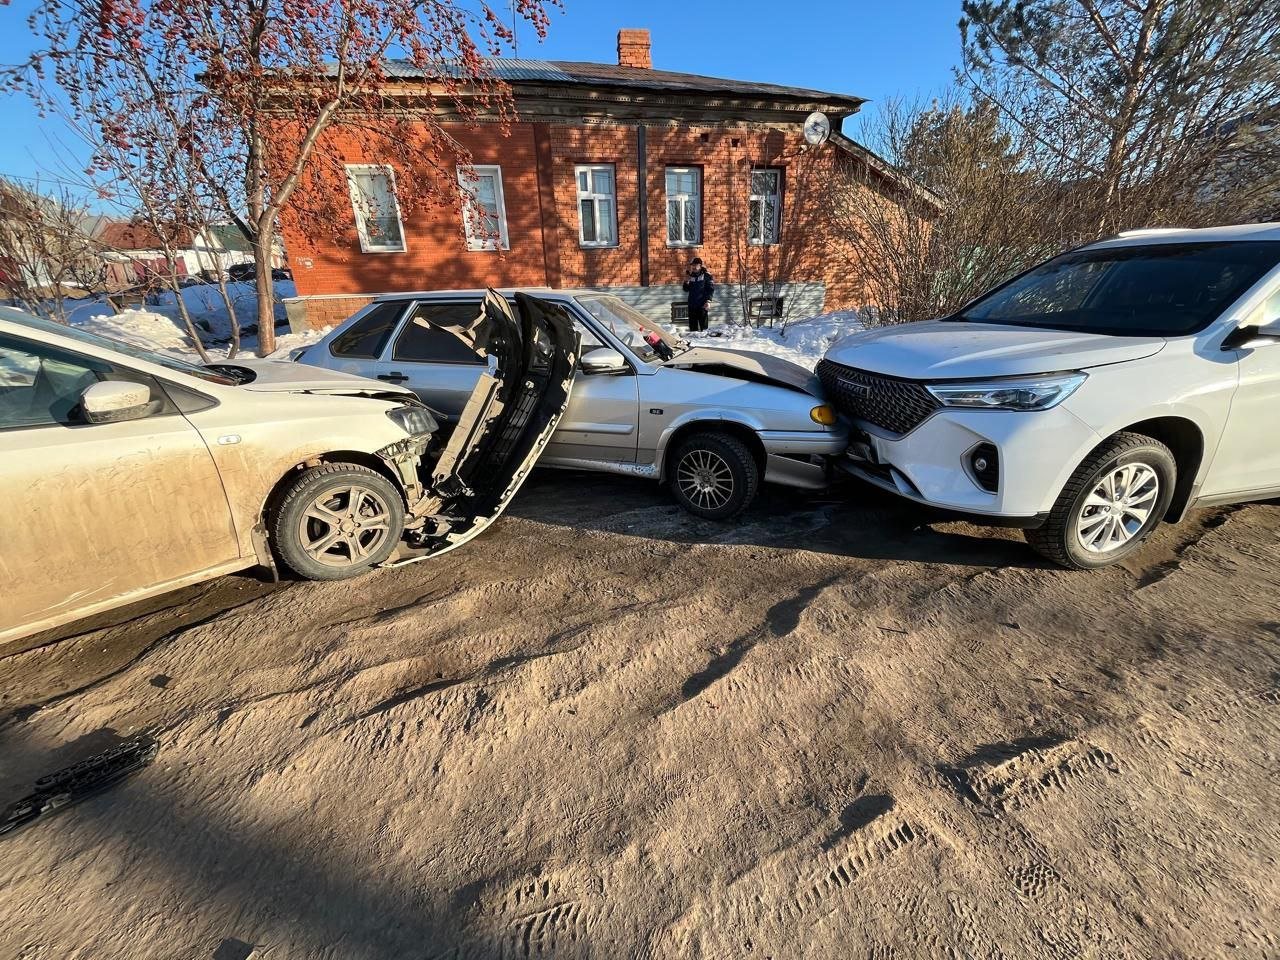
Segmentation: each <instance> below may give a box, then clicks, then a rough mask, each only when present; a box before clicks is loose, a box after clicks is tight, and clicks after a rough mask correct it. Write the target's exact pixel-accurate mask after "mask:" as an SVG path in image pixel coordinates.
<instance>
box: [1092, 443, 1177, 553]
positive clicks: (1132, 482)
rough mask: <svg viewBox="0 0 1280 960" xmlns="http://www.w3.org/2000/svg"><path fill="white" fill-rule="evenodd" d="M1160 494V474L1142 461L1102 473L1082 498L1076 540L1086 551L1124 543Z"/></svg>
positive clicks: (1140, 525) (1104, 550)
mask: <svg viewBox="0 0 1280 960" xmlns="http://www.w3.org/2000/svg"><path fill="white" fill-rule="evenodd" d="M1159 497H1160V477H1159V476H1158V475H1157V474H1156V471H1155V470H1154V469H1152V468H1151V467H1150V466H1148V465H1147V464H1145V463H1126V464H1124V465H1123V466H1118V467H1115V468H1114V469H1112V470H1109V471H1108V472H1107V473H1105V474H1103V475H1102V476H1101V477H1099V478H1098V479H1097V481H1096V482H1095V483H1094V486H1093V489H1092V490H1090V491H1089V495H1088V496H1087V497H1085V500H1084V504H1083V506H1082V507H1081V509H1080V517H1079V519H1078V520H1077V521H1076V539H1077V540H1079V541H1080V546H1082V547H1083V548H1084V549H1085V550H1087V551H1089V552H1090V553H1108V552H1110V551H1112V550H1115V549H1116V548H1118V547H1122V546H1124V545H1125V544H1126V543H1128V542H1129V541H1130V540H1132V539H1133V538H1134V537H1136V536H1137V535H1138V533H1139V532H1141V530H1142V529H1143V528H1144V527H1145V526H1146V524H1147V521H1148V520H1149V519H1150V517H1151V511H1152V510H1153V509H1155V505H1156V502H1157V501H1158V500H1159Z"/></svg>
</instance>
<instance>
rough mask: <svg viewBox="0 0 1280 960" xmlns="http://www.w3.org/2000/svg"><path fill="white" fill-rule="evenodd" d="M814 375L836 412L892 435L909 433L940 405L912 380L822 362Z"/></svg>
mask: <svg viewBox="0 0 1280 960" xmlns="http://www.w3.org/2000/svg"><path fill="white" fill-rule="evenodd" d="M817 373H818V379H819V380H821V381H822V387H823V389H824V390H826V393H827V399H828V400H829V401H831V403H833V404H834V405H835V407H836V409H837V410H839V411H840V412H841V413H843V414H845V415H846V416H849V417H853V418H855V419H857V420H865V421H867V422H868V423H874V424H875V425H876V426H877V427H883V428H884V429H885V430H889V431H891V432H893V433H910V432H911V431H912V430H914V429H915V428H916V427H918V426H919V425H920V424H921V422H922V421H923V420H924V419H925V417H927V416H929V414H931V413H933V412H934V411H935V410H937V409H938V408H939V407H940V406H941V404H940V403H938V401H937V400H935V399H934V396H933V394H931V393H930V392H929V391H928V390H926V389H925V386H924V384H923V383H919V382H918V381H915V380H898V379H896V378H895V377H886V376H882V375H881V374H878V373H868V372H867V371H866V370H858V369H857V368H855V367H846V366H845V365H844V364H842V363H835V362H834V361H832V360H825V359H824V360H821V361H819V362H818V369H817Z"/></svg>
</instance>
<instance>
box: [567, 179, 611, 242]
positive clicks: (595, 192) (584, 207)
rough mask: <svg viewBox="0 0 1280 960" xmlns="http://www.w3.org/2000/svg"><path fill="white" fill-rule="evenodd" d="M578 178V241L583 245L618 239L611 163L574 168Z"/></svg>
mask: <svg viewBox="0 0 1280 960" xmlns="http://www.w3.org/2000/svg"><path fill="white" fill-rule="evenodd" d="M573 172H574V175H575V176H576V177H577V178H578V240H579V242H580V243H581V244H582V245H583V246H584V247H612V246H614V245H615V244H616V243H617V242H618V231H617V222H618V221H617V202H616V191H615V189H614V176H613V164H608V165H604V166H591V167H574V169H573Z"/></svg>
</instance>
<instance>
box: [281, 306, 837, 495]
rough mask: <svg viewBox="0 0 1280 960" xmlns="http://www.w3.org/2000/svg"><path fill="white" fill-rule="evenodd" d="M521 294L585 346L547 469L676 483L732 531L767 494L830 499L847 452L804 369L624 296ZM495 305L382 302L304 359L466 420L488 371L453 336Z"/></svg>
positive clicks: (299, 356)
mask: <svg viewBox="0 0 1280 960" xmlns="http://www.w3.org/2000/svg"><path fill="white" fill-rule="evenodd" d="M499 292H500V293H501V294H502V295H504V296H506V297H508V298H510V297H512V296H514V294H515V291H512V290H504V291H499ZM522 292H526V293H529V294H531V295H533V296H534V297H536V298H537V299H538V300H539V301H540V302H541V303H542V304H544V305H545V306H547V307H548V308H549V309H552V310H562V311H564V314H565V315H566V316H567V317H568V318H569V319H571V320H572V321H573V322H574V324H575V325H576V326H577V328H578V330H579V332H580V334H581V336H582V349H581V361H580V372H579V376H578V379H577V382H576V384H575V386H574V391H573V396H572V398H571V399H570V401H569V406H568V409H567V410H566V411H565V414H564V418H563V419H562V420H561V421H560V426H559V428H558V429H557V430H556V432H555V433H554V435H553V436H552V438H551V441H550V443H549V444H548V445H547V448H546V451H545V452H544V453H543V456H542V457H541V459H540V460H539V461H538V462H539V463H540V464H541V465H544V466H555V467H568V468H574V469H582V470H599V471H604V472H608V473H619V474H625V475H628V476H639V477H650V478H652V479H654V480H659V481H668V482H669V483H670V486H671V489H672V491H673V492H674V494H675V496H676V499H677V500H678V501H679V502H680V503H681V505H682V506H684V507H685V508H686V509H687V510H689V511H690V512H692V513H694V514H697V515H699V516H702V517H707V518H709V519H713V520H725V519H728V518H730V517H733V516H735V515H736V514H738V513H739V512H741V511H742V510H743V509H744V508H745V507H746V506H747V504H749V503H750V502H751V500H752V498H753V497H754V496H755V494H756V492H757V490H758V489H759V485H760V482H761V481H762V480H764V481H767V482H770V483H778V484H783V485H786V486H792V487H802V488H809V489H815V488H820V487H822V486H824V485H825V484H826V482H827V476H828V466H829V460H830V458H831V457H833V456H836V455H838V454H840V453H842V452H843V451H844V450H845V448H846V447H847V446H848V437H847V434H846V430H845V428H844V426H843V425H842V424H840V423H838V422H837V418H836V414H835V411H834V410H833V409H832V408H831V407H830V406H828V405H827V404H826V403H825V401H824V399H823V394H822V387H821V385H820V383H819V382H818V379H817V378H816V377H815V376H814V375H813V374H811V373H810V372H809V371H808V370H806V369H804V368H803V367H801V366H799V365H798V364H794V363H791V362H789V361H787V360H783V359H781V358H778V357H773V356H769V355H767V354H761V353H753V352H748V351H742V350H722V349H709V348H705V347H691V346H690V345H689V344H688V343H687V342H685V341H684V340H681V339H679V338H678V337H675V336H673V335H672V334H670V333H668V332H667V331H665V330H663V329H662V328H661V327H659V326H657V325H656V324H654V323H652V322H651V321H649V320H648V319H647V318H646V317H644V316H643V315H642V314H640V313H639V312H637V311H636V310H634V309H633V308H632V307H630V306H628V305H627V304H626V303H624V302H623V301H622V300H620V299H618V298H617V297H616V296H611V295H608V294H603V293H596V292H590V291H573V290H556V291H550V290H529V291H522ZM484 294H485V291H483V290H453V291H439V292H431V293H396V294H390V295H387V296H383V297H379V298H378V299H376V300H375V301H374V302H373V303H371V304H369V305H368V306H366V307H365V308H364V309H362V310H360V311H359V312H358V313H356V314H355V315H354V316H352V317H351V318H350V319H348V320H347V321H345V322H344V323H343V324H341V325H340V326H338V327H336V328H335V329H334V330H332V331H330V332H329V333H328V334H327V335H326V336H325V337H324V338H323V339H322V340H320V341H318V342H317V343H315V344H313V345H311V346H309V347H306V348H305V349H303V350H301V351H297V352H295V354H294V357H293V359H295V360H298V361H300V362H302V363H307V364H312V365H315V366H319V367H326V368H329V369H331V370H341V371H344V372H347V373H354V374H359V375H361V376H366V377H375V378H377V379H379V380H383V381H387V382H390V383H394V384H397V385H403V386H406V387H409V388H410V389H411V390H413V391H414V392H415V393H416V394H417V395H418V396H419V397H421V398H422V400H423V402H425V403H426V404H427V405H428V406H429V407H431V408H432V410H433V411H435V412H437V413H438V414H440V415H441V417H442V419H444V420H446V421H449V420H456V418H457V417H458V416H459V415H460V414H461V412H462V408H463V405H464V404H465V402H466V400H467V398H468V397H469V396H470V395H471V393H472V390H473V389H474V387H475V383H476V379H477V377H478V376H479V375H480V373H481V371H482V370H483V369H484V361H483V358H482V357H481V356H479V355H477V354H476V353H475V352H473V351H471V350H468V349H467V348H466V346H465V344H464V343H463V342H460V340H459V338H458V337H457V336H455V335H451V334H450V333H449V331H451V330H454V331H456V330H458V329H463V328H467V327H469V326H472V325H474V324H475V320H476V317H477V315H478V313H479V311H480V305H481V302H482V300H483V298H484Z"/></svg>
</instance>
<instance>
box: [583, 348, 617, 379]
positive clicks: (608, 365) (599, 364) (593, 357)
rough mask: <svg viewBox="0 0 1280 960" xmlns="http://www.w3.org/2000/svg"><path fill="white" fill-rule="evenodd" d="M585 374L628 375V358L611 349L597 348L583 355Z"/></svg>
mask: <svg viewBox="0 0 1280 960" xmlns="http://www.w3.org/2000/svg"><path fill="white" fill-rule="evenodd" d="M580 363H581V364H582V371H583V373H626V372H627V369H628V368H627V358H626V357H624V356H623V355H622V354H620V353H619V352H618V351H617V350H613V349H610V348H609V347H596V348H595V349H594V350H588V351H587V352H586V353H584V354H583V355H582V360H581V361H580Z"/></svg>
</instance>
